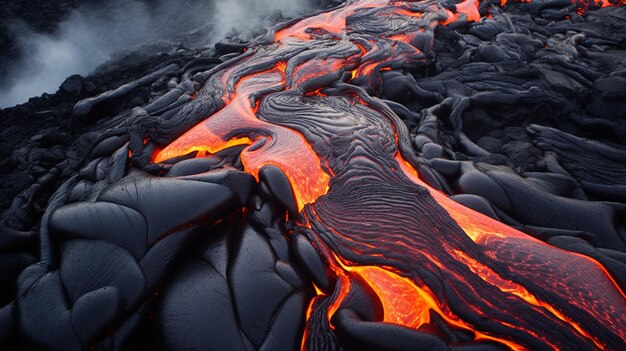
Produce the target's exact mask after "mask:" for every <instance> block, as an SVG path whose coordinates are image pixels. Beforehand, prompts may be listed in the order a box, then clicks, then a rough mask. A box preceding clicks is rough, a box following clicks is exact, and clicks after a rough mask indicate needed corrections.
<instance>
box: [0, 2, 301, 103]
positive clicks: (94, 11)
mask: <svg viewBox="0 0 626 351" xmlns="http://www.w3.org/2000/svg"><path fill="white" fill-rule="evenodd" d="M106 4H107V5H106V6H105V7H99V8H95V7H80V8H78V9H77V10H75V11H73V12H72V13H71V14H70V16H69V17H68V18H67V20H65V21H64V22H62V23H60V24H59V26H58V30H57V31H56V32H55V33H53V34H41V33H36V32H34V31H32V30H31V29H30V28H29V27H28V26H26V25H25V24H23V23H21V24H20V23H15V24H14V25H13V26H12V28H10V30H11V32H12V33H13V34H14V35H15V38H16V42H17V43H18V45H19V47H20V48H21V51H22V52H23V56H22V58H21V59H20V60H19V62H18V63H17V64H15V65H14V66H13V67H11V68H10V70H9V72H11V73H10V74H9V75H8V77H5V78H4V81H2V82H0V108H4V107H10V106H13V105H16V104H19V103H23V102H25V101H26V100H28V98H29V97H32V96H39V95H41V94H42V93H44V92H48V93H53V92H55V91H56V90H57V89H58V87H59V85H60V84H61V83H62V82H63V81H64V80H65V78H67V77H68V76H70V75H72V74H81V75H85V74H88V73H90V72H91V71H93V69H94V68H95V67H96V66H97V65H99V64H101V63H103V62H105V61H106V60H107V59H109V58H110V55H111V54H112V53H113V52H115V51H118V50H121V49H126V48H130V47H132V46H135V45H139V44H143V43H149V42H153V41H156V40H159V39H166V38H169V37H172V36H174V35H176V34H179V33H182V32H185V31H189V30H192V29H196V28H199V27H202V26H206V25H213V26H212V27H213V28H214V30H213V33H212V34H211V37H212V38H213V40H212V41H213V42H215V41H219V40H220V39H221V38H223V37H224V35H225V34H226V33H228V32H230V31H231V30H232V29H235V30H236V31H238V32H239V33H241V32H242V31H243V32H245V31H249V30H252V29H254V28H259V27H261V26H265V25H267V23H264V22H263V19H264V18H266V17H267V16H268V15H269V14H272V13H274V12H276V11H281V12H282V14H283V15H284V16H287V17H291V16H295V15H298V14H300V13H303V12H305V11H308V10H309V9H310V6H309V0H256V1H255V0H236V1H233V0H183V1H181V0H178V1H177V0H159V1H152V3H151V4H150V6H148V5H147V4H146V3H145V2H143V1H140V0H132V1H128V0H126V1H124V0H116V1H109V2H106ZM203 44H206V43H203Z"/></svg>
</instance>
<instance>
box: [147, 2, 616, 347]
mask: <svg viewBox="0 0 626 351" xmlns="http://www.w3.org/2000/svg"><path fill="white" fill-rule="evenodd" d="M479 6H480V3H479V2H478V1H477V0H466V1H464V2H462V3H459V4H456V6H448V8H446V7H444V6H442V5H440V4H439V3H437V2H435V1H420V2H412V1H389V0H361V1H359V0H355V1H348V2H347V3H346V4H345V5H343V6H341V7H339V8H336V9H334V10H331V11H328V12H324V13H320V14H318V15H317V16H314V17H310V18H306V19H303V20H300V21H298V22H295V23H291V24H289V25H287V26H285V27H284V28H281V29H280V30H278V31H276V32H275V34H274V37H273V38H274V41H273V42H271V43H267V45H258V46H256V47H252V48H250V49H248V50H247V51H246V53H245V54H244V55H242V57H241V58H240V59H238V60H235V61H234V62H229V63H227V64H225V65H224V67H223V69H222V70H219V71H217V72H216V73H215V74H214V75H213V76H211V78H209V81H208V82H207V84H206V85H205V88H204V89H203V90H202V91H201V92H200V93H199V95H198V98H197V103H201V101H202V95H203V94H221V95H220V96H221V99H222V101H223V102H224V104H225V107H224V108H222V109H221V110H219V111H218V112H216V113H215V114H213V115H211V116H207V118H206V120H204V121H203V122H202V123H200V124H198V125H197V126H195V127H194V128H192V129H191V130H189V131H188V132H187V133H185V134H184V135H183V136H181V137H180V138H179V139H177V140H176V141H174V142H173V143H172V144H170V145H169V146H167V147H166V148H165V149H163V150H162V151H161V152H160V153H159V154H158V155H157V156H156V158H155V161H156V162H161V161H164V160H167V159H170V158H173V157H176V156H181V155H185V154H188V153H190V152H194V151H196V152H198V153H197V157H202V156H203V155H205V154H210V153H215V152H218V151H220V150H223V149H225V148H228V147H230V146H233V145H238V144H244V145H249V146H247V147H246V148H245V149H244V150H243V152H242V154H241V159H242V162H243V165H244V167H245V170H246V171H247V172H249V173H251V174H253V175H254V176H255V177H257V178H258V175H259V171H260V170H261V168H263V167H264V166H268V165H273V166H276V167H278V168H279V169H280V170H281V171H282V172H283V173H284V174H285V175H286V177H287V179H288V180H289V182H290V184H291V186H292V188H293V193H294V197H295V201H296V204H297V208H298V210H299V211H300V214H299V216H298V218H297V219H295V220H294V221H295V222H294V223H295V225H294V229H293V230H292V232H293V234H304V235H306V237H307V238H308V239H309V240H310V241H312V242H313V244H314V245H315V246H316V247H317V249H318V250H319V251H320V252H321V254H322V255H323V256H324V258H325V260H326V262H327V265H328V268H329V271H332V273H333V274H334V276H335V278H336V279H335V284H334V286H331V287H319V288H318V296H316V297H315V298H314V300H313V301H312V302H311V304H310V307H309V313H308V317H307V318H308V320H307V326H306V330H305V334H304V336H303V343H302V346H303V348H307V349H314V348H317V347H320V345H324V343H325V342H326V341H325V340H327V339H328V333H332V332H333V331H334V332H343V333H352V332H354V331H353V330H352V329H350V328H349V327H347V326H346V325H347V324H346V323H347V322H346V321H362V320H364V321H367V317H364V316H362V315H361V316H357V314H356V313H354V311H353V310H352V309H351V307H350V306H348V303H347V302H346V301H348V300H349V299H348V297H349V296H350V294H351V293H353V292H354V289H356V288H355V287H357V286H363V285H365V286H366V289H367V290H368V291H371V295H372V296H374V298H373V299H374V300H375V303H374V304H376V303H377V304H379V305H380V306H381V307H382V316H379V317H380V318H378V319H379V321H382V322H385V323H389V324H390V325H395V326H401V327H402V328H400V329H398V330H401V332H398V330H396V329H393V330H394V332H389V331H388V330H387V329H384V330H383V329H381V330H379V331H378V332H380V333H381V335H386V336H387V337H393V335H400V334H402V333H405V332H414V333H416V334H415V335H422V336H423V335H431V334H433V335H434V334H437V333H436V332H434V331H433V330H432V325H434V323H435V320H443V321H444V324H445V325H446V326H447V327H448V328H453V329H457V330H464V331H467V332H468V333H469V335H471V337H470V338H469V340H466V341H468V342H474V343H477V344H480V343H483V344H498V345H501V346H505V347H508V348H509V349H512V350H540V349H541V350H543V349H553V350H561V349H570V348H572V347H573V346H572V345H576V347H577V348H580V349H601V350H616V349H618V348H619V347H620V346H623V345H624V342H626V299H625V296H624V294H623V292H622V291H621V290H620V289H619V287H618V286H617V285H616V283H615V282H614V281H613V279H612V278H611V276H610V275H609V274H608V272H607V271H606V270H605V269H604V268H603V267H602V266H601V265H600V264H599V263H598V262H596V261H595V260H593V259H591V258H589V257H586V256H582V255H579V254H574V253H571V252H568V251H564V250H560V249H557V248H554V247H552V246H550V245H547V244H545V243H543V242H541V241H539V240H536V239H534V238H532V237H530V236H528V235H526V234H524V233H521V232H519V231H517V230H515V229H512V228H510V227H508V226H506V225H503V224H501V223H499V222H497V221H495V220H493V219H490V218H488V217H486V216H484V215H482V214H479V213H477V212H474V211H472V210H470V209H467V208H465V207H463V206H461V205H459V204H457V203H455V202H454V201H451V200H449V199H448V198H447V197H446V196H445V195H444V194H442V193H440V192H438V191H436V190H434V189H432V188H430V187H429V186H428V185H426V184H425V183H424V182H423V181H422V180H421V179H420V175H419V174H418V172H417V171H416V166H417V165H416V163H415V162H414V161H413V159H412V158H411V156H410V152H409V151H408V150H409V148H408V147H407V143H408V134H407V131H406V129H405V127H404V126H403V125H402V123H401V122H399V120H398V118H397V117H396V116H395V115H394V113H393V112H392V111H391V110H389V108H388V107H386V106H385V105H384V103H382V101H380V100H377V99H375V98H371V97H370V96H369V95H368V94H367V93H366V90H368V91H370V92H375V91H376V90H377V89H378V87H379V86H380V82H381V76H380V72H381V71H383V70H388V69H403V68H410V67H415V66H416V65H419V64H420V63H422V62H426V61H427V60H428V57H430V56H431V54H432V45H433V36H434V32H433V30H434V28H435V27H437V26H440V25H447V24H450V23H454V22H457V21H461V22H463V21H470V22H472V21H478V20H480V17H481V16H480V14H479ZM602 6H604V5H602ZM350 83H353V84H358V85H359V86H361V87H365V89H366V90H364V89H362V88H358V87H356V86H354V85H352V84H350ZM292 220H293V219H292ZM351 330H352V331H351ZM385 333H387V334H385ZM394 333H396V334H394ZM397 333H400V334H397ZM402 335H404V334H402ZM407 340H412V339H410V338H409V339H407ZM416 340H417V339H416ZM419 340H426V341H425V342H428V343H432V345H434V346H433V347H435V346H437V345H438V341H436V340H440V339H436V340H435V339H434V338H433V339H429V338H426V339H419Z"/></svg>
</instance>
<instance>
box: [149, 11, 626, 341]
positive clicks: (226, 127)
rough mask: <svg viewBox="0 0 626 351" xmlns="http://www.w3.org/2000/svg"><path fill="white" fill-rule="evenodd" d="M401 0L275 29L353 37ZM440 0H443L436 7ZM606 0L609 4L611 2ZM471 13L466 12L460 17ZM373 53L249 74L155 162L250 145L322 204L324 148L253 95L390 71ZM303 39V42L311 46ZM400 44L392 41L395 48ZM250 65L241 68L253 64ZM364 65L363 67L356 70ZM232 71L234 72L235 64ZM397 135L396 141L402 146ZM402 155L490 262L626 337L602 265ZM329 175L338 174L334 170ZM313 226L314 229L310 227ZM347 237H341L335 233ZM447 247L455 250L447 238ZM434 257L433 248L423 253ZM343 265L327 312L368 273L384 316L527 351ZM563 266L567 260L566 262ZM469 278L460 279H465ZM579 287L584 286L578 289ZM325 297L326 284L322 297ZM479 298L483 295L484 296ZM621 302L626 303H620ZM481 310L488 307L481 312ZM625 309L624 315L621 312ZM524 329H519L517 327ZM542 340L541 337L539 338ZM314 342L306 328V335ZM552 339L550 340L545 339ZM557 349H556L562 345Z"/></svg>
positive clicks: (390, 277) (300, 201)
mask: <svg viewBox="0 0 626 351" xmlns="http://www.w3.org/2000/svg"><path fill="white" fill-rule="evenodd" d="M395 3H401V4H406V3H410V2H406V1H405V2H395V1H389V0H363V1H351V2H348V4H346V5H345V6H343V7H340V8H338V9H335V10H332V11H327V12H323V13H320V14H318V15H316V16H312V17H309V18H306V19H303V20H301V21H299V22H297V23H295V24H292V25H291V26H289V27H286V28H283V29H281V30H279V31H278V32H276V33H275V36H274V39H275V41H276V45H277V46H278V47H279V48H280V47H282V46H283V45H295V44H294V43H296V44H297V43H306V42H307V41H311V40H313V39H312V38H311V35H310V34H309V32H308V31H307V29H323V30H324V31H326V32H328V33H333V34H336V35H339V36H342V37H343V38H344V39H343V40H345V38H346V37H347V36H348V35H347V33H346V19H347V18H348V17H349V16H350V15H352V14H354V13H356V12H357V11H360V10H363V9H370V8H380V7H384V6H393V5H394V4H395ZM432 6H435V5H432ZM478 6H479V2H478V0H465V1H463V2H461V3H459V4H457V5H456V13H453V12H451V11H449V10H442V11H444V12H445V13H446V14H447V15H448V17H447V19H446V20H445V21H444V22H443V23H441V24H448V23H452V22H454V21H458V20H462V19H463V18H464V19H465V20H467V21H470V22H477V21H479V20H480V19H481V16H480V14H479V12H478ZM603 6H604V4H603ZM391 9H392V10H393V11H394V12H395V14H397V15H401V16H407V17H411V18H414V19H416V18H417V19H419V18H421V15H422V14H421V13H419V12H415V11H410V10H408V9H407V8H405V7H402V6H397V7H391ZM461 14H463V16H461ZM382 39H384V40H389V41H391V42H397V43H406V42H410V41H411V40H412V35H411V33H404V32H403V33H399V34H398V33H396V34H394V35H392V36H390V37H388V38H382ZM370 44H372V48H371V49H366V48H365V47H364V46H363V45H362V43H357V42H355V43H353V45H354V46H357V47H358V49H360V51H361V52H360V54H358V55H356V56H354V57H349V58H334V57H328V58H320V59H312V60H309V61H307V62H305V63H303V64H301V65H300V66H298V67H296V68H295V69H294V70H293V71H292V75H291V76H288V75H287V73H286V72H287V71H288V67H289V64H288V63H285V62H279V63H277V64H276V65H275V66H274V67H273V68H271V69H269V70H266V71H263V72H257V73H254V74H250V75H248V76H246V77H244V78H242V79H240V80H239V81H238V82H236V84H235V89H234V91H233V92H232V93H230V94H226V96H225V97H223V101H224V103H225V107H224V108H222V109H221V110H219V111H217V112H216V113H214V114H213V115H211V116H207V119H206V120H204V121H203V122H201V123H200V124H198V125H196V126H195V127H194V128H192V129H191V130H189V131H188V132H187V133H185V134H184V135H183V136H181V137H180V138H178V139H177V140H176V141H174V142H173V143H172V144H170V145H168V146H167V147H166V148H164V149H163V150H162V151H161V152H160V153H159V154H158V155H157V156H156V158H155V162H162V161H164V160H167V159H170V158H173V157H177V156H181V155H186V154H189V153H191V152H194V151H196V152H198V154H197V157H203V156H204V155H206V154H212V153H216V152H218V151H220V150H223V149H226V148H228V147H231V146H234V145H249V146H248V147H246V148H245V149H244V150H243V151H242V153H241V159H242V162H243V165H244V169H245V170H246V171H247V172H249V173H251V174H252V175H254V176H255V177H257V179H258V173H259V171H260V169H261V168H262V167H263V166H266V165H274V166H276V167H278V168H280V169H281V170H282V171H283V172H284V173H285V175H286V176H287V178H288V179H289V181H290V183H291V186H292V187H293V191H294V194H295V196H296V201H297V205H298V209H299V210H300V211H301V210H302V209H303V208H304V207H305V205H306V204H312V203H314V202H315V201H316V200H317V199H318V198H319V197H321V196H324V195H325V194H327V193H328V192H329V190H332V189H329V186H330V184H331V176H334V174H332V171H331V170H330V167H325V168H326V169H327V171H325V170H324V169H323V167H322V161H321V160H320V157H319V156H318V155H317V154H316V152H315V150H314V149H313V147H312V146H311V145H310V144H309V142H308V141H307V139H306V138H305V137H304V136H303V135H302V134H300V133H298V132H297V131H295V130H293V129H290V128H286V127H282V126H278V125H275V124H272V123H268V122H265V121H262V120H259V119H258V118H257V108H258V107H257V106H251V103H250V97H251V96H252V95H253V94H254V93H256V92H258V91H262V90H264V89H267V88H268V87H273V86H283V88H284V90H296V91H298V92H300V93H302V94H303V95H304V94H315V95H322V93H321V92H320V88H321V87H313V88H312V89H314V90H311V91H300V87H301V86H302V85H303V84H305V83H308V82H309V81H310V80H311V79H313V78H316V77H320V76H323V75H328V74H333V73H337V72H339V73H343V72H349V73H350V75H351V78H352V79H356V78H358V77H362V76H368V75H370V74H373V73H374V72H379V71H380V70H382V69H391V67H390V66H387V65H385V64H386V63H387V61H366V60H365V57H366V55H367V54H371V53H372V52H373V51H375V50H377V47H376V45H375V43H370ZM303 45H304V44H303ZM391 46H392V47H393V44H392V45H391ZM392 52H393V55H395V56H391V57H388V58H386V60H388V62H392V61H393V60H396V59H398V58H406V57H410V55H415V54H418V53H419V51H418V50H417V49H415V50H413V51H401V50H400V49H397V47H395V48H394V50H392ZM245 64H246V63H245V61H244V62H243V63H242V65H245ZM355 65H356V67H355ZM231 70H232V68H231ZM229 74H230V71H226V72H225V73H224V76H223V77H224V79H228V77H229ZM397 138H398V136H397V133H396V147H398V148H399V145H398V141H397ZM390 157H393V158H395V160H396V162H397V164H398V169H399V170H400V172H402V173H403V174H404V175H405V176H406V177H407V178H408V179H410V180H411V181H413V182H414V183H415V184H417V185H419V186H420V187H425V188H427V189H428V191H429V192H430V194H431V195H432V197H433V198H434V199H435V200H436V202H437V203H438V204H439V205H440V206H441V207H442V208H443V209H445V211H446V212H447V213H448V214H449V216H450V217H452V219H453V220H454V221H455V222H456V223H457V224H458V226H459V227H460V228H461V229H462V230H463V232H464V233H465V234H466V235H467V237H469V238H470V239H471V240H472V241H473V242H474V243H475V244H477V245H478V246H479V247H481V248H482V249H483V250H484V252H485V253H486V254H487V255H489V256H490V257H491V258H493V259H495V260H498V261H500V262H503V264H506V265H508V266H509V267H511V268H510V270H511V272H514V273H516V274H518V275H519V276H522V277H525V278H527V279H529V280H532V281H539V282H545V284H547V285H549V286H557V287H561V289H562V291H563V293H564V294H569V295H570V296H571V301H570V303H571V304H572V305H573V306H576V307H579V308H581V309H584V310H585V311H588V312H589V313H590V314H592V315H593V317H594V318H596V319H597V320H599V321H602V323H605V324H606V325H611V326H613V329H615V330H618V333H619V335H620V337H621V338H622V339H624V340H626V330H624V329H621V330H620V326H622V325H626V315H624V314H623V313H622V314H621V315H619V314H618V313H615V311H612V310H611V308H614V307H615V306H607V305H604V304H603V303H602V301H617V302H618V303H620V302H621V305H620V306H621V308H623V309H624V310H625V311H626V297H625V296H624V293H623V292H622V291H620V290H619V288H618V287H617V284H616V283H615V282H614V281H613V279H612V278H611V276H610V275H609V274H608V272H607V271H606V270H605V269H604V267H602V265H600V264H599V263H598V262H597V261H595V260H593V259H591V258H589V257H586V256H583V255H578V254H574V253H570V252H567V251H564V250H560V249H558V248H554V247H552V246H550V245H547V244H545V243H543V242H541V241H539V240H537V239H534V238H532V237H530V236H529V235H526V234H524V233H522V232H520V231H517V230H515V229H513V228H511V227H508V226H506V225H504V224H502V223H500V222H497V221H495V220H493V219H491V218H489V217H487V216H484V215H482V214H480V213H477V212H475V211H473V210H470V209H468V208H465V207H463V206H461V205H460V204H458V203H456V202H454V201H452V200H450V199H449V198H448V197H447V196H446V195H444V194H442V193H440V192H438V191H436V190H433V189H432V188H430V187H429V186H428V185H427V184H425V183H424V182H423V181H422V180H421V179H420V178H419V174H418V173H417V172H416V171H415V169H414V168H413V167H412V166H411V165H410V164H409V163H408V162H407V161H406V160H404V159H403V158H402V156H401V155H400V154H399V153H398V154H396V155H390ZM329 173H331V174H330V175H329ZM309 227H310V226H309ZM336 234H337V235H342V234H341V233H336ZM442 246H443V247H444V248H446V246H445V242H443V241H442ZM503 248H504V249H506V250H516V252H528V253H529V254H531V253H532V255H534V256H533V257H539V258H541V259H542V260H535V262H533V264H529V263H526V262H516V261H515V260H514V256H507V255H504V254H502V253H501V250H503ZM423 254H424V255H428V253H423ZM448 254H449V255H451V256H452V257H453V258H454V259H455V260H456V261H457V262H459V263H461V264H462V265H464V266H466V267H467V268H468V269H469V271H471V272H472V273H473V274H475V275H477V276H479V277H480V279H482V280H483V281H484V282H486V283H487V284H490V285H493V286H495V287H497V288H498V289H499V290H500V292H502V293H503V294H508V295H510V298H511V299H515V300H516V301H517V300H523V301H525V302H526V303H527V304H528V305H530V306H532V308H534V309H535V310H536V311H539V312H540V313H542V314H545V315H550V316H554V317H556V318H558V319H559V320H562V321H564V322H566V323H568V324H570V325H571V327H572V329H574V330H576V331H577V332H578V333H579V334H581V335H582V336H584V337H585V338H587V339H589V340H590V341H592V342H593V343H594V344H595V345H596V347H597V348H599V349H606V348H605V347H604V345H603V343H602V341H601V340H599V339H598V338H597V337H596V336H594V335H590V334H589V333H587V332H586V331H585V330H584V329H583V328H582V327H581V326H580V325H579V324H578V323H577V322H576V321H573V320H571V319H570V318H569V317H568V315H567V314H566V313H564V312H563V311H560V310H559V309H557V308H555V307H554V306H552V305H551V304H550V303H549V302H548V301H543V300H542V298H541V297H539V296H535V295H533V294H532V293H531V292H530V291H529V290H528V289H527V288H526V287H524V286H523V285H522V284H519V283H518V282H514V281H511V280H509V279H507V278H506V277H503V276H501V275H500V274H498V273H496V272H495V271H493V270H492V269H491V268H490V267H489V266H486V265H484V264H483V263H481V262H478V261H476V260H475V259H473V258H472V257H470V256H468V255H466V254H465V253H464V252H462V251H458V250H453V249H450V250H449V252H448ZM336 258H337V260H336V262H337V263H336V264H334V265H333V266H332V267H331V268H332V269H333V270H334V271H335V273H336V274H337V276H338V278H337V280H338V281H337V284H338V288H339V289H340V291H339V294H338V297H337V298H336V299H335V300H334V301H333V303H332V304H331V306H330V308H329V310H328V316H327V317H328V319H329V320H330V318H331V317H332V315H333V314H334V313H335V312H336V311H337V310H338V309H339V308H340V307H341V303H342V301H343V299H344V298H345V297H346V296H347V294H348V292H349V290H350V278H349V277H350V276H359V277H360V278H362V280H364V281H366V282H367V283H368V284H369V285H370V287H371V288H372V290H373V291H374V292H375V293H376V295H377V296H378V298H379V299H380V301H381V303H382V305H383V309H384V322H386V323H393V324H397V325H402V326H405V327H408V328H414V329H417V328H419V327H420V326H422V325H424V324H425V323H429V322H430V314H429V311H431V310H432V311H435V312H437V313H438V314H439V315H441V316H442V317H443V318H444V319H445V320H446V322H448V324H450V325H452V326H456V327H459V328H463V329H470V330H473V331H474V332H475V335H476V339H477V340H491V341H497V342H499V343H501V344H504V345H507V346H508V347H510V348H511V349H513V350H523V349H525V348H524V346H522V345H519V344H517V343H515V342H513V341H511V340H508V339H506V338H505V337H498V336H495V335H489V334H488V333H486V332H482V331H479V330H476V328H474V326H472V325H470V324H468V323H466V322H464V321H463V320H462V319H461V318H459V317H458V316H456V315H454V313H452V312H451V311H450V309H449V308H448V307H447V306H446V305H445V304H443V303H442V302H441V301H438V299H437V298H436V296H435V294H433V292H432V291H430V289H429V287H428V286H420V285H418V284H416V283H415V282H414V281H412V280H411V279H410V278H408V277H405V276H401V275H399V273H398V272H396V271H393V270H391V269H388V268H387V267H379V266H359V265H358V264H356V263H352V262H346V261H342V260H341V258H340V257H336ZM431 261H432V262H433V263H434V264H435V265H437V266H438V267H439V268H441V269H445V262H440V261H439V259H438V258H437V257H432V258H431ZM563 262H567V263H568V264H566V265H563ZM554 265H558V267H559V269H560V270H559V272H558V274H556V273H555V274H545V272H551V269H550V267H551V266H554ZM461 278H462V277H460V279H461ZM574 286H576V287H577V289H573V288H572V287H574ZM580 291H596V292H598V299H596V300H594V299H589V298H588V297H585V296H582V295H580ZM321 294H322V292H321V291H319V290H318V296H320V295H321ZM477 294H478V293H477ZM620 306H618V307H620ZM312 308H313V302H311V303H310V305H309V308H308V312H307V318H308V317H309V316H310V314H311V309H312ZM478 312H479V313H480V311H478ZM616 315H618V317H617V318H616ZM510 327H512V328H516V327H515V326H510ZM536 337H537V338H541V336H539V335H537V336H536ZM306 338H307V332H306V331H305V335H304V336H303V344H302V345H303V346H302V347H303V348H304V345H305V344H304V339H306ZM546 342H547V341H546ZM553 348H555V349H556V346H554V347H553Z"/></svg>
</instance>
